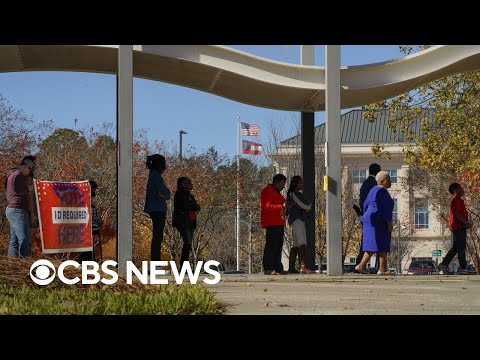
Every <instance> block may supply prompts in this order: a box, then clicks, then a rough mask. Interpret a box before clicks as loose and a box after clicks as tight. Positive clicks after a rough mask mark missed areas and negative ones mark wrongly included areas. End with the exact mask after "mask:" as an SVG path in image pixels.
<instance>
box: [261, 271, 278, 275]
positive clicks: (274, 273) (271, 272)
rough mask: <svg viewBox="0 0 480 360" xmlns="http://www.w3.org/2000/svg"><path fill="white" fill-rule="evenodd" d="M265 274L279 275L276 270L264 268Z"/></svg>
mask: <svg viewBox="0 0 480 360" xmlns="http://www.w3.org/2000/svg"><path fill="white" fill-rule="evenodd" d="M263 274H264V275H278V273H277V272H276V271H275V270H264V271H263Z"/></svg>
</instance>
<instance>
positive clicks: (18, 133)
mask: <svg viewBox="0 0 480 360" xmlns="http://www.w3.org/2000/svg"><path fill="white" fill-rule="evenodd" d="M35 125H36V126H35ZM47 126H48V123H47V122H42V123H41V124H34V122H33V120H32V118H31V117H29V116H27V115H26V114H25V113H24V112H23V110H20V109H16V108H15V107H14V106H12V105H11V104H10V103H9V101H8V100H7V99H6V98H5V97H3V96H2V95H0V171H1V173H2V174H5V173H6V172H7V170H8V169H10V168H12V167H13V166H15V165H17V164H19V163H20V161H21V160H22V158H23V157H24V156H25V155H30V154H33V153H35V152H36V146H37V141H38V138H39V137H40V136H41V135H42V134H43V132H44V131H45V128H46V127H47ZM3 187H4V183H3V179H2V188H3ZM5 208H6V199H5V196H1V197H0V216H1V219H2V220H1V223H0V233H2V234H3V233H4V231H5V228H6V226H5V225H6V222H7V220H6V217H5Z"/></svg>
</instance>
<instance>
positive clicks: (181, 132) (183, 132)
mask: <svg viewBox="0 0 480 360" xmlns="http://www.w3.org/2000/svg"><path fill="white" fill-rule="evenodd" d="M178 134H179V135H180V152H179V153H178V157H179V158H180V160H181V159H182V158H183V157H182V135H183V134H186V132H185V131H183V130H180V131H179V132H178Z"/></svg>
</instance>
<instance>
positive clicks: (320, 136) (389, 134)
mask: <svg viewBox="0 0 480 360" xmlns="http://www.w3.org/2000/svg"><path fill="white" fill-rule="evenodd" d="M433 113H434V110H433V109H428V110H426V111H425V112H424V113H423V114H422V116H420V117H418V118H417V119H415V120H414V121H412V123H411V126H410V130H411V131H412V132H414V133H415V134H416V135H418V134H419V132H420V124H421V120H422V119H424V118H425V117H429V118H431V117H432V116H433ZM389 118H390V112H389V110H380V111H378V112H377V113H376V119H375V120H374V121H369V120H368V119H367V118H366V111H363V110H351V111H349V112H347V113H345V114H343V115H342V116H341V123H342V127H341V141H342V147H341V149H342V165H343V172H342V182H343V183H345V182H348V181H349V180H351V182H352V183H351V187H350V188H349V189H351V192H352V197H353V201H354V203H357V204H358V193H359V189H360V185H361V184H362V182H363V181H364V180H365V179H366V177H368V167H369V165H370V164H372V163H378V164H379V165H380V166H381V168H382V170H386V171H388V172H389V173H390V177H391V180H392V187H391V188H390V189H389V192H390V194H391V196H392V198H393V199H394V201H395V208H394V221H395V223H396V227H395V229H394V232H393V234H392V244H393V243H394V242H395V241H399V239H400V241H404V242H405V241H406V243H402V244H408V247H404V248H405V256H403V260H402V261H399V263H400V262H401V269H402V272H405V271H406V269H407V268H408V265H409V264H410V262H411V261H412V260H417V259H433V260H437V261H438V262H439V261H440V260H441V259H442V258H443V256H445V255H446V252H447V251H448V249H449V245H450V243H449V239H450V232H449V230H448V224H446V223H445V224H444V223H440V222H439V221H438V218H437V214H436V212H435V210H434V209H433V207H432V204H429V203H428V201H427V200H426V199H425V194H422V193H421V192H420V191H418V190H415V189H410V188H408V186H407V185H406V182H405V181H404V180H405V178H406V176H407V174H408V169H409V166H408V165H407V164H405V162H404V160H403V154H402V148H403V147H404V145H406V144H408V142H406V141H404V139H403V135H402V134H399V133H395V132H393V131H392V130H391V129H390V128H389V127H388V123H389ZM325 130H326V129H325V124H322V125H319V126H317V127H316V128H315V144H316V153H317V154H318V155H317V156H316V171H317V176H316V177H317V179H316V184H317V189H319V188H320V187H322V182H323V179H322V177H323V175H324V172H325V166H324V154H323V148H324V143H325ZM300 142H301V138H300V135H298V136H294V137H292V138H290V139H287V140H285V141H283V142H281V143H280V145H279V146H278V147H277V151H276V153H274V154H271V155H270V156H271V158H272V159H273V160H274V162H275V164H276V166H277V170H278V171H279V172H281V173H283V174H284V175H285V176H287V178H288V179H290V177H291V176H293V175H296V174H301V173H302V170H301V161H299V160H296V159H299V157H300V149H301V143H300ZM374 143H376V144H378V145H380V146H383V147H384V148H385V150H387V151H388V152H389V153H390V156H389V158H388V159H387V158H386V157H381V158H379V157H376V156H374V155H373V153H372V146H373V144H374ZM343 186H345V185H343ZM445 196H449V194H448V193H447V192H446V193H445ZM352 211H353V210H352ZM398 226H400V228H398ZM437 250H440V251H441V257H438V256H434V255H436V254H438V251H437ZM392 255H393V253H392ZM355 256H356V254H354V253H352V254H349V255H347V257H346V259H345V262H351V261H354V258H355ZM396 267H397V268H398V266H396Z"/></svg>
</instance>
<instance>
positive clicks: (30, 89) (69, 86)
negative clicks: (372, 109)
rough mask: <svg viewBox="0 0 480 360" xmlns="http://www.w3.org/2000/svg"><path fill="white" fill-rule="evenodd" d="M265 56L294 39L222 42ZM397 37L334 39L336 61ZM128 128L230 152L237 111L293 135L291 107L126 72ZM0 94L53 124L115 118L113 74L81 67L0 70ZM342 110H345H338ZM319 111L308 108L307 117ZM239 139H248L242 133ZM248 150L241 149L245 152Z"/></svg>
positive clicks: (370, 58) (320, 51) (319, 53)
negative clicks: (130, 80) (366, 41)
mask: <svg viewBox="0 0 480 360" xmlns="http://www.w3.org/2000/svg"><path fill="white" fill-rule="evenodd" d="M228 46H231V47H233V48H235V49H238V50H241V51H245V52H249V53H252V54H254V55H257V56H261V57H265V58H268V59H272V60H276V61H283V62H288V63H293V64H298V63H300V45H228ZM402 56H403V55H402V54H401V53H400V51H399V48H398V46H397V45H342V47H341V63H342V65H361V64H368V63H376V62H381V61H385V60H390V59H394V58H399V57H402ZM314 61H315V65H317V66H324V64H325V52H324V46H323V45H316V46H315V52H314ZM133 91H134V114H133V122H134V130H139V129H145V130H147V132H148V137H149V139H150V140H158V141H163V142H165V143H166V144H167V145H172V146H176V147H177V148H178V144H179V130H184V131H186V132H187V134H186V135H183V151H184V153H186V152H187V153H188V151H189V149H192V148H193V149H196V150H197V151H202V150H203V149H207V148H209V147H211V146H215V148H216V149H217V150H218V151H219V153H221V154H227V155H228V156H230V157H231V158H233V157H234V156H235V155H236V152H237V145H236V144H237V142H236V141H237V127H236V124H237V117H240V120H241V121H243V122H246V123H249V124H257V125H258V126H259V127H260V131H261V135H260V137H258V138H257V139H256V140H255V141H257V140H258V141H257V142H259V143H262V144H266V143H267V139H268V127H269V124H270V123H271V122H272V121H273V122H274V123H275V124H279V126H280V127H281V128H282V134H285V138H288V137H290V136H293V135H295V131H296V130H295V123H294V121H293V120H292V119H295V118H299V113H298V112H288V111H277V110H272V109H265V108H259V107H255V106H250V105H246V104H243V103H238V102H235V101H233V100H229V99H226V98H222V97H219V96H216V95H212V94H207V93H204V92H201V91H198V90H193V89H190V88H184V87H181V86H177V85H171V84H167V83H161V82H156V81H151V80H144V79H134V90H133ZM0 94H1V95H3V96H4V97H5V98H6V99H7V100H8V101H9V102H10V104H11V105H13V106H14V107H15V108H17V109H22V110H23V111H24V112H25V114H27V115H28V116H30V117H31V118H32V119H33V120H34V121H38V122H39V123H40V122H42V121H43V120H53V122H54V124H55V125H56V126H58V127H66V128H72V129H75V124H74V120H75V119H77V128H79V127H80V128H83V127H90V126H93V127H95V126H97V125H100V124H102V123H105V122H108V123H115V122H116V84H115V76H113V75H105V74H94V73H83V72H16V73H0ZM342 112H345V110H343V111H342ZM322 122H323V112H317V113H316V114H315V124H316V125H318V124H320V123H322ZM244 139H245V140H253V139H252V138H250V139H249V138H247V137H244ZM247 156H248V155H247Z"/></svg>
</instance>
